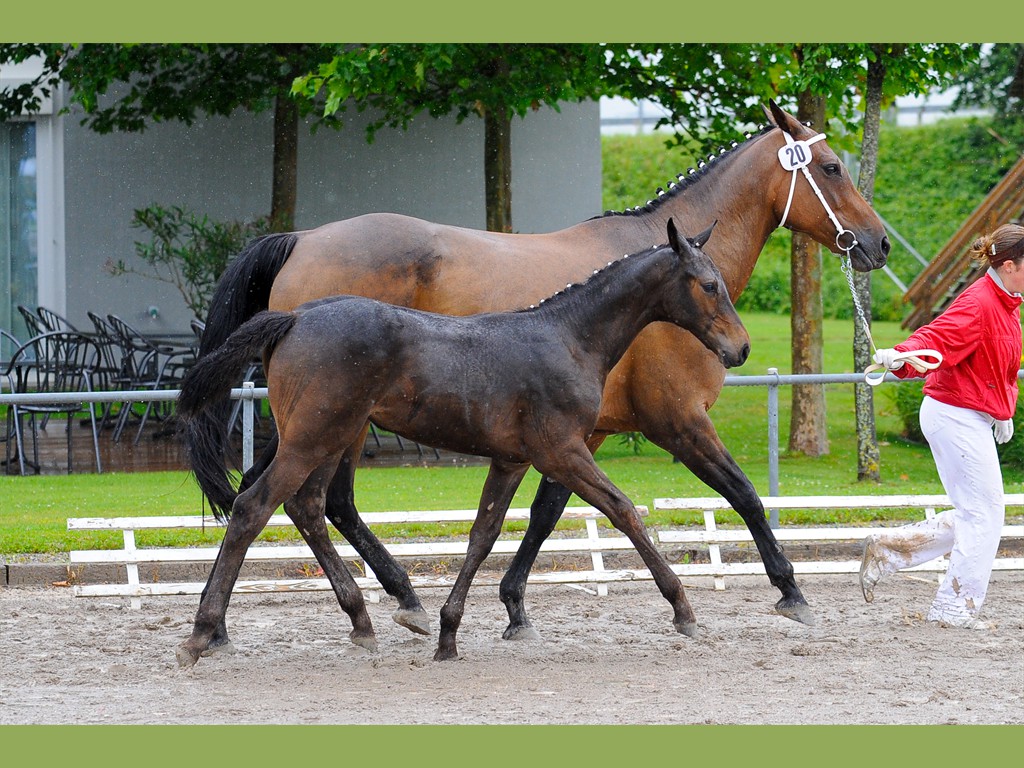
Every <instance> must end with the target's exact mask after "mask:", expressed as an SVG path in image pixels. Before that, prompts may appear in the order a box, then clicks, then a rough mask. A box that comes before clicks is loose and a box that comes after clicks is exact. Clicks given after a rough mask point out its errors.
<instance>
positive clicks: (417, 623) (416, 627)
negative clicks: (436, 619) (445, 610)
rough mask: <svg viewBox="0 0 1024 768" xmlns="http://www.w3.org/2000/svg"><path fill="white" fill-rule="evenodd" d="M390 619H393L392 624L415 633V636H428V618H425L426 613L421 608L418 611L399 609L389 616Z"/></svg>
mask: <svg viewBox="0 0 1024 768" xmlns="http://www.w3.org/2000/svg"><path fill="white" fill-rule="evenodd" d="M391 618H392V619H394V622H395V623H396V624H398V625H399V626H402V627H405V628H406V629H408V630H409V631H410V632H415V633H416V634H417V635H429V634H430V617H429V616H427V612H426V611H424V610H423V609H422V608H420V609H418V610H412V609H409V608H399V609H398V610H397V611H395V612H394V613H393V614H391Z"/></svg>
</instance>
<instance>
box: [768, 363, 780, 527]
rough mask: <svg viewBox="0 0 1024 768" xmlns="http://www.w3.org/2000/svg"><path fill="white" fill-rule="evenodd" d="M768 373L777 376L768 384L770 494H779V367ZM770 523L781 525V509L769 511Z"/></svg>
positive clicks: (771, 525) (769, 370)
mask: <svg viewBox="0 0 1024 768" xmlns="http://www.w3.org/2000/svg"><path fill="white" fill-rule="evenodd" d="M768 375H769V376H774V377H775V382H774V383H769V384H768V495H769V496H778V495H779V383H778V378H779V369H778V368H769V369H768ZM768 512H769V514H768V525H769V526H770V527H772V528H778V527H779V510H777V509H771V510H769V511H768Z"/></svg>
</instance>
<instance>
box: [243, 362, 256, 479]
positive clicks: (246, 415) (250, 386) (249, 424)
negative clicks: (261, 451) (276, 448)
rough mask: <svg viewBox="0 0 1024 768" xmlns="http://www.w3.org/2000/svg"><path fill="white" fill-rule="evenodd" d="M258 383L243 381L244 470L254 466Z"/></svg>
mask: <svg viewBox="0 0 1024 768" xmlns="http://www.w3.org/2000/svg"><path fill="white" fill-rule="evenodd" d="M255 387H256V385H255V384H254V383H253V382H251V381H245V382H242V471H248V469H249V467H251V466H252V461H253V459H252V453H253V421H254V419H253V402H254V389H255Z"/></svg>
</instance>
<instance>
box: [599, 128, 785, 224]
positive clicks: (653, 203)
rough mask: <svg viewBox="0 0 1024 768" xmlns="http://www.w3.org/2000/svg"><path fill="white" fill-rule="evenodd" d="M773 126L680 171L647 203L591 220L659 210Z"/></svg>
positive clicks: (749, 135) (758, 131)
mask: <svg viewBox="0 0 1024 768" xmlns="http://www.w3.org/2000/svg"><path fill="white" fill-rule="evenodd" d="M773 128H775V126H774V125H771V124H770V123H769V124H767V125H761V126H758V130H757V133H753V134H751V133H747V134H746V135H745V139H744V141H743V143H742V144H740V143H738V142H735V141H734V142H733V143H732V144H731V146H730V147H729V149H725V148H724V147H722V148H720V149H719V150H718V152H712V153H711V154H710V155H708V158H707V160H700V161H699V162H698V163H697V167H696V168H690V169H689V170H688V171H687V172H686V173H685V174H683V173H680V174H679V175H677V176H676V178H675V179H674V180H672V181H669V182H668V184H667V185H666V186H667V187H668V189H667V190H665V189H662V188H661V187H658V189H657V192H656V193H655V196H654V198H652V199H651V200H648V201H647V203H646V204H645V205H637V206H635V207H633V208H627V209H626V210H624V211H605V212H604V213H602V214H600V215H598V216H593V217H591V219H590V220H591V221H593V220H594V219H602V218H605V217H606V216H638V215H640V214H643V213H649V212H651V211H655V210H657V209H658V207H659V206H661V205H663V204H664V203H665V202H666V201H667V200H669V199H670V198H672V197H675V196H676V195H679V194H682V193H683V192H684V191H685V190H687V189H689V188H690V187H692V186H693V185H694V184H696V183H697V182H699V181H700V180H701V179H703V178H704V177H705V176H706V175H707V173H708V169H710V168H711V166H712V165H713V164H714V163H715V161H716V160H720V159H721V158H723V157H727V156H729V155H732V154H734V153H736V152H738V151H739V150H740V149H742V148H743V147H745V146H746V145H747V144H749V143H750V142H751V141H753V140H754V139H757V138H760V137H761V136H763V135H764V134H766V133H768V132H769V131H770V130H772V129H773Z"/></svg>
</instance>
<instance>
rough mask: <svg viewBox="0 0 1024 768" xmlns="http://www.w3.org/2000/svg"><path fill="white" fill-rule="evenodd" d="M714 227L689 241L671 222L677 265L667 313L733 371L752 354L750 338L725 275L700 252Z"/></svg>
mask: <svg viewBox="0 0 1024 768" xmlns="http://www.w3.org/2000/svg"><path fill="white" fill-rule="evenodd" d="M717 223H718V222H717V221H716V222H715V224H717ZM715 224H712V225H711V226H710V227H708V228H707V229H706V230H704V231H703V232H701V233H700V234H699V235H697V236H696V237H692V238H690V237H684V236H680V234H679V233H678V232H677V231H676V225H675V222H673V221H672V219H669V220H668V246H669V247H670V248H671V249H672V250H673V251H675V252H676V255H677V256H678V261H677V265H676V268H675V269H673V270H672V271H671V273H670V276H669V279H668V281H667V282H666V285H665V288H666V289H667V290H666V291H665V299H664V300H665V310H666V313H667V315H668V319H669V320H671V321H672V322H674V323H675V324H676V325H678V326H680V327H682V328H685V329H686V330H688V331H690V333H692V334H693V335H694V336H696V337H697V338H698V339H699V340H700V341H701V343H702V344H703V345H704V346H705V347H707V348H708V349H710V350H711V351H712V352H714V353H715V354H716V355H718V359H719V360H720V361H721V363H722V365H724V366H725V367H726V368H732V367H734V366H737V365H743V363H744V362H745V361H746V359H747V355H749V354H750V336H748V335H747V329H746V328H744V327H743V321H742V320H740V316H739V315H738V314H737V312H736V307H734V306H733V303H732V300H731V299H730V298H729V291H728V290H727V289H726V287H725V282H724V281H723V280H722V273H721V272H719V270H718V267H717V266H715V263H714V262H713V261H712V260H711V258H710V257H709V256H708V255H707V254H706V253H704V251H702V250H701V248H702V247H703V245H704V244H705V243H706V242H707V241H708V238H710V237H711V230H713V229H714V228H715Z"/></svg>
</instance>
